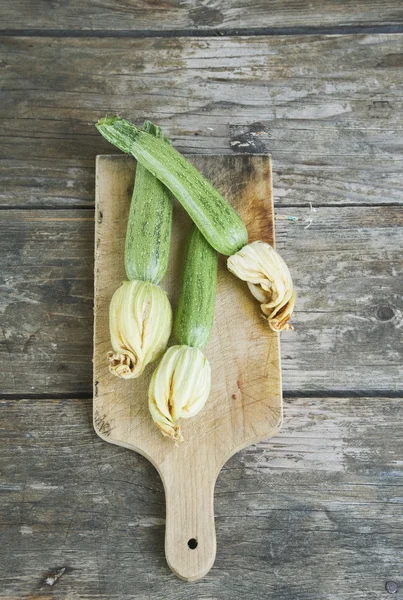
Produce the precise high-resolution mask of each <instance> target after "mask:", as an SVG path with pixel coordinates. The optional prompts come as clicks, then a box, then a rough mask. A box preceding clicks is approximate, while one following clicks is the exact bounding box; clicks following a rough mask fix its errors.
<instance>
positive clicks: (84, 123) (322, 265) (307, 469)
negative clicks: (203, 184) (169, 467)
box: [0, 0, 403, 600]
mask: <svg viewBox="0 0 403 600" xmlns="http://www.w3.org/2000/svg"><path fill="white" fill-rule="evenodd" d="M1 5H2V7H1V14H2V20H1V28H2V31H1V50H0V52H1V55H0V73H1V79H0V81H1V88H2V101H1V137H2V143H1V154H2V166H1V217H2V218H1V220H0V228H1V235H0V244H1V253H0V274H1V275H0V277H1V295H0V312H1V323H2V341H1V365H0V382H1V383H0V393H1V428H0V429H1V433H0V439H1V452H0V473H1V477H2V483H1V487H0V489H1V502H0V514H1V519H0V540H1V545H0V554H1V559H0V581H1V583H0V599H1V600H5V599H7V600H20V599H21V600H22V599H31V600H34V599H35V600H50V599H52V600H53V599H59V600H77V599H82V598H83V599H87V598H88V599H90V598H91V599H94V600H95V599H96V600H98V599H104V600H127V599H129V600H130V599H131V598H133V599H136V600H146V599H152V600H157V599H158V600H160V599H162V598H163V599H164V600H181V599H183V600H184V599H186V600H188V599H191V600H199V599H200V600H201V599H203V600H207V599H209V600H212V599H214V600H216V599H217V600H223V599H231V600H233V599H234V600H241V599H242V600H243V599H245V600H249V599H251V600H266V599H268V598H276V600H319V599H326V600H346V599H351V600H353V599H354V600H361V599H362V600H374V599H378V598H379V599H382V598H387V597H389V596H388V591H387V590H389V592H393V591H394V590H396V588H397V595H396V597H400V595H401V594H402V593H403V571H402V560H403V518H402V503H403V494H402V491H403V490H402V486H403V479H402V464H403V462H402V461H403V457H402V453H403V452H402V436H403V412H402V409H401V406H402V397H403V385H402V380H403V373H402V332H403V300H402V289H403V282H402V277H403V260H402V242H403V229H402V225H403V212H402V203H403V177H402V166H403V162H402V157H403V152H402V150H403V138H402V130H403V114H402V109H403V102H402V92H403V68H402V67H403V6H402V3H401V2H400V1H399V0H385V1H384V2H383V3H380V2H379V1H375V0H366V1H364V0H361V1H358V0H356V1H355V2H339V1H338V0H311V1H310V2H305V1H302V2H299V3H296V2H291V0H285V1H280V0H272V1H270V2H269V0H262V1H261V2H258V3H250V2H249V1H248V0H228V1H227V2H225V3H224V2H219V1H217V0H211V1H209V2H195V1H194V0H193V1H192V0H182V1H180V2H179V1H178V0H166V1H165V2H160V3H159V2H155V1H153V0H144V1H142V2H140V1H137V0H131V1H128V2H123V1H122V2H112V1H111V0H105V1H104V2H102V3H100V2H82V1H79V0H71V1H70V2H52V3H49V2H45V1H44V0H39V1H38V2H32V1H31V2H30V1H29V0H18V1H15V2H13V3H11V2H7V1H6V0H2V1H1ZM114 112H118V113H120V114H122V115H123V116H126V117H129V118H131V119H133V120H135V121H136V122H141V120H142V119H144V118H145V117H150V118H151V119H153V120H155V121H156V122H157V123H158V124H160V125H161V126H163V127H164V128H165V129H166V131H167V133H168V134H169V135H170V136H171V137H172V139H173V141H174V143H175V145H176V146H177V147H178V149H180V150H181V151H183V152H196V153H212V152H222V153H232V152H269V153H271V154H272V155H273V165H274V184H275V190H274V193H275V200H276V202H275V207H276V227H277V243H278V248H279V250H280V252H281V253H282V255H283V256H284V257H285V258H286V260H287V262H288V263H289V265H290V268H291V270H292V273H293V275H294V279H295V282H296V287H297V290H298V293H299V301H298V305H297V310H296V313H295V319H294V324H295V332H286V333H284V334H283V335H282V361H283V381H284V394H285V423H284V427H283V430H282V432H281V433H280V434H279V435H278V436H277V437H275V438H274V439H272V440H270V441H267V442H265V443H261V444H259V445H258V446H255V447H250V448H248V449H246V450H244V451H242V452H240V453H239V454H237V455H236V456H234V457H233V458H232V459H231V460H230V462H229V463H227V464H226V465H225V467H224V469H223V471H222V473H221V475H220V477H219V480H218V483H217V487H216V496H215V498H216V500H215V502H216V504H215V506H216V524H217V541H218V552H217V560H216V563H215V567H214V568H213V570H212V571H211V572H210V574H209V576H208V577H206V578H205V579H204V580H202V581H200V582H197V583H194V584H185V583H183V582H181V581H179V580H177V579H176V578H175V576H174V575H173V574H172V573H171V572H170V571H169V569H168V568H167V566H166V563H165V559H164V549H163V536H164V516H165V515H164V509H165V506H164V494H163V489H162V485H161V482H160V481H159V478H158V476H157V474H156V472H155V471H154V469H153V468H152V467H151V465H150V464H149V463H148V462H147V461H146V460H145V459H143V458H142V457H141V456H138V455H136V454H134V453H133V452H130V451H128V450H124V449H123V448H117V447H113V446H111V445H108V444H105V443H104V442H102V441H101V440H100V439H99V438H97V437H96V435H95V434H94V432H93V429H92V425H91V403H92V392H91V371H92V364H91V356H92V306H93V235H94V212H93V209H94V159H95V156H96V155H97V154H104V153H111V152H113V148H112V147H111V146H109V145H108V144H107V143H106V142H105V141H104V140H103V139H102V138H101V137H100V135H99V134H97V132H96V131H95V129H94V127H93V123H94V121H95V120H96V119H97V118H98V117H99V116H101V115H104V114H105V113H114ZM290 217H291V219H290ZM63 568H66V569H65V570H63ZM55 574H58V576H60V577H59V579H58V581H57V582H56V583H54V585H49V584H50V583H52V581H54V580H52V579H47V578H49V577H52V576H54V575H55ZM385 586H386V588H387V589H386V588H385Z"/></svg>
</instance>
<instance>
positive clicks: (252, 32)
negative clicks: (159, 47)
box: [0, 24, 403, 38]
mask: <svg viewBox="0 0 403 600" xmlns="http://www.w3.org/2000/svg"><path fill="white" fill-rule="evenodd" d="M394 33H403V24H394V25H372V26H369V25H334V26H331V27H245V28H239V29H238V28H235V29H234V28H229V29H186V30H181V29H167V30H166V31H158V30H154V29H148V30H143V31H140V30H139V31H132V30H130V29H122V30H107V29H98V30H96V29H95V30H80V29H71V30H69V29H66V30H59V29H45V30H44V29H4V30H0V37H44V38H48V37H59V38H63V37H64V38H65V37H72V38H184V37H204V38H206V37H252V36H256V37H257V36H258V37H264V36H267V37H273V36H278V35H352V34H394Z"/></svg>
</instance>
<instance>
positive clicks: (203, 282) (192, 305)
mask: <svg viewBox="0 0 403 600" xmlns="http://www.w3.org/2000/svg"><path fill="white" fill-rule="evenodd" d="M217 265H218V259H217V252H216V251H215V250H214V248H212V247H211V246H210V244H209V243H208V242H207V240H206V239H205V238H204V237H203V235H202V234H201V233H200V231H199V229H198V228H197V227H196V226H194V225H193V227H192V230H191V233H190V237H189V240H188V244H187V248H186V254H185V264H184V268H183V275H182V288H181V292H180V296H179V303H178V307H177V309H176V315H175V321H174V335H175V338H176V340H177V342H178V343H179V344H181V345H185V346H194V347H196V348H203V346H205V345H206V344H207V342H208V340H209V338H210V335H211V330H212V327H213V321H214V305H215V296H216V287H217Z"/></svg>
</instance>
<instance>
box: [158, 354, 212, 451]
mask: <svg viewBox="0 0 403 600" xmlns="http://www.w3.org/2000/svg"><path fill="white" fill-rule="evenodd" d="M210 388H211V370H210V364H209V362H208V360H207V358H206V357H205V356H204V354H203V352H201V350H199V349H198V348H193V347H191V346H172V347H171V348H169V349H168V350H167V352H166V353H165V354H164V356H163V358H162V360H161V362H160V364H159V365H158V367H157V368H156V370H155V371H154V373H153V376H152V378H151V381H150V387H149V392H148V403H149V409H150V413H151V416H152V418H153V420H154V422H155V424H156V425H157V427H158V428H159V429H160V430H161V432H162V433H163V434H164V435H165V436H168V437H170V438H172V439H173V440H175V441H177V442H183V437H182V434H181V432H180V428H179V424H178V420H179V419H181V418H182V419H188V418H189V417H194V416H195V415H197V413H198V412H199V411H200V410H201V409H202V408H203V406H204V404H205V402H206V400H207V398H208V396H209V394H210Z"/></svg>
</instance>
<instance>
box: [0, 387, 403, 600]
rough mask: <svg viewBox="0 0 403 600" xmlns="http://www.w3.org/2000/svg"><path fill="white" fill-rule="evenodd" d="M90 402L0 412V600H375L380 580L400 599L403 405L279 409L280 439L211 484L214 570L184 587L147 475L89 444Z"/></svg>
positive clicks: (134, 463) (23, 403) (106, 447)
mask: <svg viewBox="0 0 403 600" xmlns="http://www.w3.org/2000/svg"><path fill="white" fill-rule="evenodd" d="M91 405H92V401H91V400H86V401H83V400H76V399H71V400H32V399H28V400H19V401H12V402H10V401H1V402H0V410H1V415H2V427H1V429H0V444H1V452H0V472H1V473H2V475H3V480H4V482H2V485H1V487H0V494H1V502H0V541H1V543H0V558H1V559H0V580H1V586H0V598H1V600H27V599H30V600H33V599H34V598H36V599H37V600H39V599H40V600H45V599H47V598H49V600H50V599H52V600H70V599H71V600H79V599H84V598H85V599H86V598H92V599H94V600H101V599H108V600H134V599H135V600H150V599H151V600H160V599H161V597H163V598H164V599H166V600H188V599H190V600H200V599H201V598H212V599H214V600H230V599H232V600H242V599H243V598H248V599H249V598H251V597H253V599H256V600H267V598H268V595H269V596H270V597H274V598H277V599H278V600H290V599H291V598H292V600H307V599H309V600H311V599H312V598H315V600H382V599H384V598H386V597H387V594H386V592H385V583H386V582H387V581H389V580H392V581H396V582H397V584H398V586H399V588H400V587H401V585H402V579H401V564H402V560H403V552H402V548H403V521H402V465H401V440H402V437H403V420H402V410H401V405H402V398H396V399H385V398H353V397H352V398H345V399H340V398H322V399H315V398H312V399H297V398H295V399H293V400H286V401H285V406H284V416H285V419H284V425H283V428H282V430H281V431H280V432H279V434H278V435H277V436H276V437H274V438H273V439H272V440H268V441H267V442H264V443H262V444H259V445H258V446H253V447H250V448H248V449H245V450H242V451H241V452H240V453H238V454H237V455H235V456H234V457H233V458H232V459H231V460H230V461H229V462H228V463H227V464H226V465H225V466H224V468H223V470H222V471H221V474H220V476H219V478H218V481H217V485H216V491H215V513H216V526H217V541H218V553H217V559H216V563H215V565H214V567H213V569H212V570H211V572H210V574H209V576H208V577H207V578H205V579H203V580H201V581H199V582H197V583H189V584H186V585H185V584H183V582H180V581H179V580H177V579H176V577H175V576H174V575H173V574H172V573H171V572H170V571H169V569H168V568H167V566H166V563H165V558H164V527H165V505H164V491H163V487H162V483H161V481H160V479H159V477H158V475H157V473H156V471H155V470H154V469H153V467H152V466H151V465H150V463H149V462H148V461H147V460H146V459H144V458H142V457H141V456H139V455H138V454H136V453H134V452H131V451H129V450H125V449H123V448H119V447H117V446H112V445H110V444H105V443H104V442H103V441H102V440H100V439H99V438H98V437H97V436H96V435H95V433H94V431H93V428H92V422H91V421H92V414H91ZM17 450H18V451H17ZM63 566H67V571H66V573H65V574H64V575H63V576H62V577H61V579H60V580H59V582H58V583H57V584H56V585H55V586H54V587H49V586H47V585H46V584H45V583H44V580H45V578H46V577H47V576H48V575H49V574H50V573H52V572H54V571H55V570H57V569H58V568H60V567H63ZM397 597H398V595H397Z"/></svg>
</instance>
